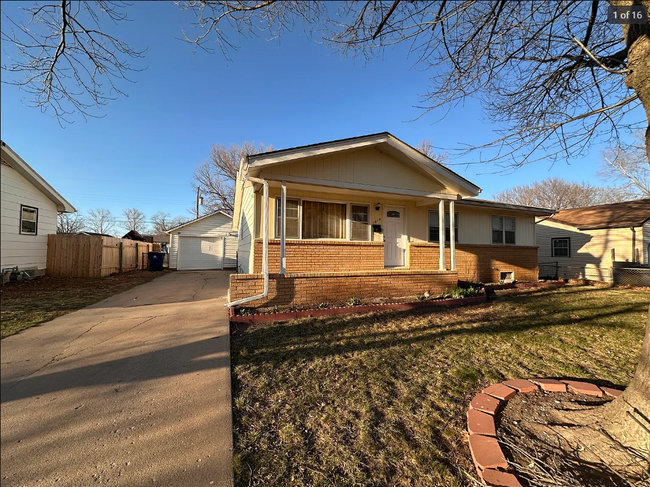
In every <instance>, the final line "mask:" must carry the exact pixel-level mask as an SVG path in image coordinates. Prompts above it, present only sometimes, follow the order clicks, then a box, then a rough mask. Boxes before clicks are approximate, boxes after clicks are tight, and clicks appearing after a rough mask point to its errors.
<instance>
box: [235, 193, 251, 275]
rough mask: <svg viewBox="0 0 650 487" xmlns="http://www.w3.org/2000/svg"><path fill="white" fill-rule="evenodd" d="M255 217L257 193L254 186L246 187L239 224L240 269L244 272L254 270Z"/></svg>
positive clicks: (248, 272)
mask: <svg viewBox="0 0 650 487" xmlns="http://www.w3.org/2000/svg"><path fill="white" fill-rule="evenodd" d="M254 219H255V194H254V192H253V187H252V186H248V187H246V188H244V191H243V194H242V209H241V222H240V224H239V240H238V242H237V248H238V254H237V255H238V259H239V262H238V269H237V271H238V272H240V273H243V274H250V273H251V272H253V247H252V244H253V229H254Z"/></svg>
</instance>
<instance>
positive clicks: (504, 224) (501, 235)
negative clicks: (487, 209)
mask: <svg viewBox="0 0 650 487" xmlns="http://www.w3.org/2000/svg"><path fill="white" fill-rule="evenodd" d="M515 221H516V220H515V219H514V218H511V217H507V216H493V217H492V243H493V244H504V243H505V244H507V245H514V244H515V228H516V225H515Z"/></svg>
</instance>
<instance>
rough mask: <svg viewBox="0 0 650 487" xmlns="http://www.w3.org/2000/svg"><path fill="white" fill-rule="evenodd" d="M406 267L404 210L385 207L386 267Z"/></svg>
mask: <svg viewBox="0 0 650 487" xmlns="http://www.w3.org/2000/svg"><path fill="white" fill-rule="evenodd" d="M403 265H404V208H402V207H400V206H386V207H384V266H385V267H399V266H403Z"/></svg>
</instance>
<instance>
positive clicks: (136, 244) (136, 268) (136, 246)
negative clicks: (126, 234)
mask: <svg viewBox="0 0 650 487" xmlns="http://www.w3.org/2000/svg"><path fill="white" fill-rule="evenodd" d="M139 257H140V254H139V253H138V242H136V243H135V270H136V271H137V270H138V260H140V259H139Z"/></svg>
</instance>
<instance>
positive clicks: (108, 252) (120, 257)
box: [46, 234, 154, 277]
mask: <svg viewBox="0 0 650 487" xmlns="http://www.w3.org/2000/svg"><path fill="white" fill-rule="evenodd" d="M153 246H154V244H150V243H146V242H136V241H135V240H127V239H122V238H113V237H101V236H97V235H65V234H61V235H59V234H57V235H48V236H47V270H46V273H47V275H48V276H54V277H105V276H110V275H111V274H116V273H118V272H128V271H133V270H136V269H148V268H149V259H148V258H147V253H148V252H151V251H152V250H153Z"/></svg>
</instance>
